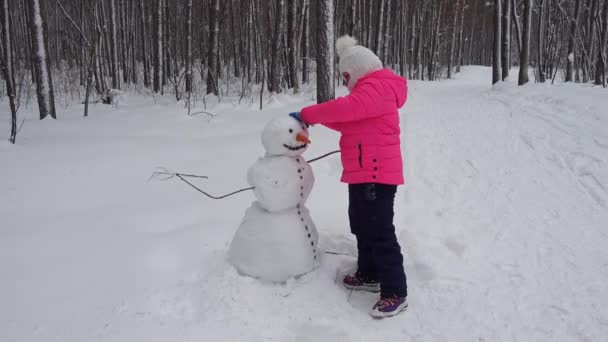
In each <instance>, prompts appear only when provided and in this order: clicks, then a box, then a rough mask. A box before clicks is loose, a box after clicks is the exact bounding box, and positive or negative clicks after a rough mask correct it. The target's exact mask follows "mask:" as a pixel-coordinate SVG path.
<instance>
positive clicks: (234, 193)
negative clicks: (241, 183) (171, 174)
mask: <svg viewBox="0 0 608 342" xmlns="http://www.w3.org/2000/svg"><path fill="white" fill-rule="evenodd" d="M176 177H177V178H179V179H181V180H182V181H184V182H185V183H186V184H188V185H190V186H191V187H193V188H194V189H196V190H198V192H200V193H201V194H203V195H205V196H207V197H209V198H211V199H216V200H218V199H222V198H226V197H229V196H232V195H236V194H238V193H239V192H244V191H249V190H253V189H254V188H253V187H251V188H244V189H239V190H237V191H233V192H231V193H229V194H226V195H223V196H213V195H210V194H208V193H207V192H205V191H203V190H201V189H199V188H197V187H196V186H195V185H194V184H192V183H190V182H188V181H187V180H186V179H184V178H182V176H181V175H179V174H177V175H176Z"/></svg>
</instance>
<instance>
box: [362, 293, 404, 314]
mask: <svg viewBox="0 0 608 342" xmlns="http://www.w3.org/2000/svg"><path fill="white" fill-rule="evenodd" d="M405 309H407V301H406V299H405V297H399V296H396V295H395V296H391V297H384V298H380V300H379V301H378V303H376V305H374V307H373V309H372V311H371V313H370V314H371V315H372V317H374V318H384V317H391V316H394V315H396V314H398V313H400V312H401V311H404V310H405Z"/></svg>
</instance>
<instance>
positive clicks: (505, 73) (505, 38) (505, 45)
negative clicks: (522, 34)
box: [502, 0, 511, 81]
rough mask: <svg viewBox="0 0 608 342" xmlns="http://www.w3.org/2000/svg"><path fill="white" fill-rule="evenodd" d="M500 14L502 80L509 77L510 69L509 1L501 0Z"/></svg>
mask: <svg viewBox="0 0 608 342" xmlns="http://www.w3.org/2000/svg"><path fill="white" fill-rule="evenodd" d="M503 2H504V13H503V14H502V80H503V81H504V80H506V79H507V78H509V71H510V69H511V1H510V0H503Z"/></svg>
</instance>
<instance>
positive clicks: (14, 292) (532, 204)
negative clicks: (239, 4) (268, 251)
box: [0, 67, 608, 342]
mask: <svg viewBox="0 0 608 342" xmlns="http://www.w3.org/2000/svg"><path fill="white" fill-rule="evenodd" d="M490 74H491V73H490V71H489V70H488V69H486V68H480V67H471V68H466V69H465V71H464V73H462V74H460V75H458V76H457V79H455V80H450V81H442V82H438V83H424V82H411V83H410V97H409V101H408V103H407V105H406V107H405V108H404V109H403V110H402V128H403V136H402V137H403V148H404V151H405V152H404V154H405V169H406V178H407V181H408V184H407V186H404V187H400V189H399V192H398V194H397V199H396V213H397V215H396V219H395V220H396V225H397V230H398V236H399V239H400V241H401V243H402V246H403V247H404V252H405V255H406V272H407V275H408V280H409V292H410V296H409V298H408V300H409V302H410V309H409V310H408V311H407V312H405V313H403V314H401V315H399V316H397V317H395V318H391V319H385V320H381V321H377V320H373V319H372V318H370V317H369V316H368V314H367V310H368V309H369V308H370V307H371V305H372V304H373V303H374V300H375V297H374V296H373V295H362V294H356V293H353V294H350V293H349V292H347V291H346V290H343V289H342V288H341V286H340V285H339V284H337V283H336V278H337V277H338V274H340V273H342V272H344V271H345V270H347V269H348V268H349V267H352V266H353V263H354V260H355V258H354V256H353V255H354V254H355V253H356V249H355V246H354V243H353V239H352V237H351V236H350V234H349V229H348V221H347V215H346V208H347V189H346V186H345V185H344V184H340V183H339V182H338V179H339V176H340V171H341V170H340V163H339V158H338V157H337V156H332V157H329V158H326V159H323V160H322V161H319V162H317V163H314V164H312V166H313V170H314V172H315V177H316V183H315V188H314V189H313V192H312V194H311V197H310V199H309V200H308V206H309V208H310V211H311V215H312V217H313V218H314V220H315V222H316V224H317V227H318V229H319V234H320V238H319V243H320V248H321V249H322V250H324V251H328V252H332V253H334V252H338V253H341V254H347V255H335V254H324V255H323V258H322V263H321V266H320V268H319V269H317V270H315V271H314V272H313V273H311V274H308V275H306V276H303V277H301V278H299V279H295V280H290V281H288V282H287V283H286V284H282V285H273V284H264V283H260V282H258V281H256V280H254V279H251V278H247V277H243V276H240V275H238V274H237V272H236V271H235V270H234V269H233V268H232V267H231V266H230V265H229V264H228V263H227V261H226V252H227V248H228V246H229V243H230V241H231V239H232V236H233V234H234V232H235V231H236V229H237V227H238V225H239V222H240V220H241V219H242V217H243V214H244V212H245V209H246V208H247V207H248V206H249V205H250V203H251V201H252V200H253V198H254V197H253V193H251V192H246V193H241V194H238V195H236V196H233V197H230V198H227V199H224V200H217V201H216V200H211V199H208V198H205V197H203V196H202V195H201V194H199V193H198V192H196V191H193V190H192V189H190V188H188V187H187V185H185V184H183V183H181V182H180V181H179V180H170V181H166V182H161V181H158V180H151V181H150V182H147V180H148V178H149V177H150V175H151V173H152V172H153V171H154V170H155V168H156V167H159V166H162V167H166V168H168V169H171V170H174V171H181V172H184V173H197V174H203V175H206V176H208V177H209V179H206V180H200V181H197V184H198V185H200V186H201V187H204V188H205V189H206V190H208V191H209V192H211V193H213V194H223V193H227V192H230V191H232V190H236V189H239V188H241V187H246V186H247V184H246V181H245V175H246V171H247V168H248V167H249V166H250V165H251V164H252V163H253V162H254V161H255V160H256V159H257V158H258V157H259V156H260V155H261V154H262V151H263V148H262V145H261V142H260V133H261V130H262V127H263V126H264V124H265V123H266V122H267V121H268V120H269V119H271V118H273V117H275V116H278V115H286V113H288V112H290V111H293V110H298V109H299V108H301V107H302V106H304V105H307V104H309V103H311V102H312V101H311V99H312V94H313V91H312V89H308V90H307V91H306V92H305V94H303V95H301V96H288V95H281V96H279V97H278V98H277V99H276V100H274V101H273V102H272V103H271V104H268V105H267V106H266V108H267V109H265V110H264V111H263V112H259V111H258V110H257V105H258V104H257V103H255V104H251V105H245V104H241V105H234V104H231V103H230V102H231V101H230V100H231V99H229V98H225V99H224V101H223V103H222V104H220V105H215V106H213V105H212V108H210V109H209V110H210V111H211V112H213V113H214V114H216V115H217V116H216V117H214V118H209V117H208V116H207V115H204V114H201V115H197V116H194V117H186V116H185V114H184V109H183V105H181V104H175V102H174V101H173V100H171V98H170V97H169V96H167V97H166V98H164V99H157V100H156V101H154V100H153V99H152V98H151V97H143V96H135V95H131V96H129V97H128V98H127V101H125V102H124V103H123V105H122V106H120V107H118V108H112V107H109V106H105V105H96V106H93V108H92V112H91V116H90V117H89V118H87V119H83V118H81V117H80V115H81V111H82V109H81V106H72V107H70V108H67V109H65V108H63V106H61V107H60V109H59V112H60V113H61V114H60V120H57V121H54V120H43V121H38V120H35V119H34V120H28V121H26V122H25V125H24V127H23V129H22V131H21V132H20V135H19V136H18V138H17V139H18V144H17V145H16V146H12V145H9V144H8V143H7V142H6V140H7V139H8V133H9V128H8V105H6V103H3V104H2V105H1V106H0V119H1V120H0V138H1V139H0V140H1V141H0V165H1V166H0V275H1V278H0V341H7V342H8V341H45V342H49V341H62V342H65V341H298V342H303V341H332V342H333V341H602V340H605V338H606V336H608V286H606V283H607V282H608V248H606V246H607V245H608V231H607V230H606V227H608V93H607V91H606V90H605V89H601V88H592V87H583V86H580V85H556V86H550V85H535V84H531V85H528V86H526V87H520V88H518V87H516V86H515V85H514V84H512V83H509V84H503V85H500V86H498V87H495V88H491V87H489V85H488V84H489V75H490ZM340 91H341V93H343V92H344V89H341V90H340ZM234 102H236V100H234ZM31 109H32V108H31V107H30V109H28V110H31ZM22 110H23V111H24V112H25V111H26V110H25V109H22ZM23 115H24V116H28V114H23ZM337 139H338V136H337V135H336V134H335V133H333V132H331V131H329V130H327V129H324V128H322V127H314V128H312V129H311V140H312V141H313V144H312V145H311V148H310V149H309V150H308V151H307V152H306V153H305V157H307V159H310V158H312V157H315V156H318V155H321V154H323V153H325V152H328V151H331V150H334V149H336V148H337Z"/></svg>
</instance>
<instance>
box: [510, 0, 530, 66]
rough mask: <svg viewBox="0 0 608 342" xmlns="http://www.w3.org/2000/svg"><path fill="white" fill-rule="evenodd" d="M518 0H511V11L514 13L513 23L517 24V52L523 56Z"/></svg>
mask: <svg viewBox="0 0 608 342" xmlns="http://www.w3.org/2000/svg"><path fill="white" fill-rule="evenodd" d="M505 1H508V0H505ZM515 1H516V0H511V7H512V9H511V13H512V14H513V24H514V25H515V36H516V37H515V38H516V41H517V54H518V55H519V56H521V53H522V50H523V49H522V46H521V45H522V42H521V40H522V34H521V25H520V23H519V15H517V3H516V2H515ZM524 1H528V0H524Z"/></svg>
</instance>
